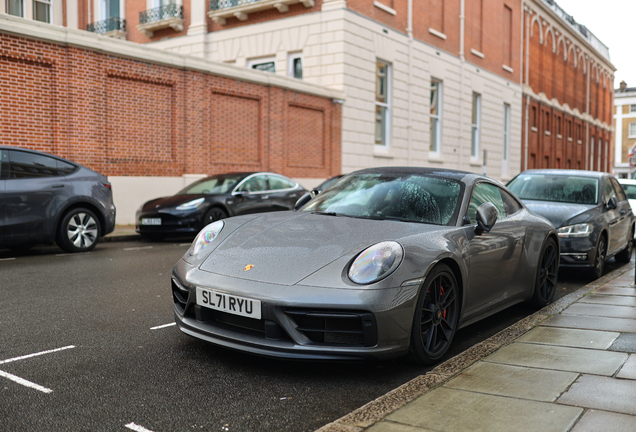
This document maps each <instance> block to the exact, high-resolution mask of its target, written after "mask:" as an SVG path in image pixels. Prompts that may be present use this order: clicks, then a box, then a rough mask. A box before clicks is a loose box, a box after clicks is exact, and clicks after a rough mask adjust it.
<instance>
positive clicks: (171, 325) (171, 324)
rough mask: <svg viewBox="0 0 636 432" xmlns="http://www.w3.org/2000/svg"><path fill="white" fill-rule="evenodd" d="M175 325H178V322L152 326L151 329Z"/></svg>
mask: <svg viewBox="0 0 636 432" xmlns="http://www.w3.org/2000/svg"><path fill="white" fill-rule="evenodd" d="M173 325H177V323H170V324H164V325H160V326H157V327H150V330H159V329H162V328H166V327H171V326H173Z"/></svg>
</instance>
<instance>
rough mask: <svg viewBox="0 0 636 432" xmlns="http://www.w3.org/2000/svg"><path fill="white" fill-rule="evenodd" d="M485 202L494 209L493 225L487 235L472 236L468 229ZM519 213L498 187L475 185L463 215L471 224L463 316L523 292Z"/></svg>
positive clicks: (522, 228) (518, 205) (514, 202)
mask: <svg viewBox="0 0 636 432" xmlns="http://www.w3.org/2000/svg"><path fill="white" fill-rule="evenodd" d="M485 202H490V203H492V204H493V205H494V206H495V208H496V209H497V222H496V223H495V225H494V226H493V228H492V229H491V230H490V232H484V233H483V234H481V235H476V234H475V232H474V230H473V229H472V227H473V226H474V225H475V224H476V223H477V219H476V213H477V209H478V208H479V206H480V205H481V204H483V203H485ZM521 209H522V206H521V205H520V204H519V203H518V202H517V201H516V200H515V199H514V198H513V197H512V196H511V195H510V194H508V192H506V191H504V190H503V189H501V188H500V187H498V186H496V185H494V184H491V183H486V182H482V183H477V184H476V185H475V187H474V189H473V192H472V195H471V199H470V204H469V206H468V214H467V216H468V218H469V219H470V223H471V224H472V225H471V227H470V229H469V231H468V234H467V236H468V240H469V248H468V249H469V250H468V257H467V258H468V267H469V275H468V278H469V281H468V283H469V289H468V293H467V297H468V298H467V305H468V307H469V309H468V310H467V313H470V312H471V310H472V311H476V310H478V309H479V310H481V309H487V308H489V307H491V306H494V305H496V304H498V303H499V302H501V301H503V300H505V299H506V298H509V297H511V296H513V295H515V294H517V293H518V292H520V291H521V290H522V289H523V281H521V280H519V277H518V276H519V275H518V271H519V266H520V260H521V256H522V250H523V242H524V240H525V224H524V223H523V221H522V220H520V217H521V216H520V214H521V212H520V210H521Z"/></svg>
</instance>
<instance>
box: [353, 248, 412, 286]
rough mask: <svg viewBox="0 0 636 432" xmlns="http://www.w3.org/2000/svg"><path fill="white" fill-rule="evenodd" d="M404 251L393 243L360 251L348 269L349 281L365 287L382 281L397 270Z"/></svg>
mask: <svg viewBox="0 0 636 432" xmlns="http://www.w3.org/2000/svg"><path fill="white" fill-rule="evenodd" d="M403 256H404V251H403V250H402V246H401V245H400V244H399V243H397V242H394V241H387V242H382V243H378V244H376V245H373V246H371V247H369V248H367V249H365V250H364V251H362V252H361V253H360V254H359V255H358V256H357V257H356V259H355V260H354V261H353V263H352V264H351V267H350V268H349V273H348V275H349V279H351V281H352V282H354V283H357V284H360V285H366V284H370V283H373V282H377V281H379V280H380V279H384V278H385V277H387V276H388V275H390V274H391V273H393V271H394V270H395V269H396V268H398V266H399V265H400V263H401V262H402V257H403Z"/></svg>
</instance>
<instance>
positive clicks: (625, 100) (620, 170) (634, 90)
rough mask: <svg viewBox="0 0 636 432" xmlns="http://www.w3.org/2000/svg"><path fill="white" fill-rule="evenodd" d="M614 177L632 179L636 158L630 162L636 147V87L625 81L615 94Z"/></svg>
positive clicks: (633, 157)
mask: <svg viewBox="0 0 636 432" xmlns="http://www.w3.org/2000/svg"><path fill="white" fill-rule="evenodd" d="M613 124H614V130H615V132H614V137H615V139H614V142H615V156H614V175H616V176H617V177H621V178H632V176H633V174H634V165H636V156H632V158H631V161H630V156H629V153H630V150H631V149H632V148H634V146H636V87H628V86H627V83H626V82H625V81H622V82H621V83H620V86H619V88H618V89H616V91H615V92H614V123H613Z"/></svg>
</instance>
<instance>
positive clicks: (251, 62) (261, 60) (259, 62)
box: [246, 56, 276, 73]
mask: <svg viewBox="0 0 636 432" xmlns="http://www.w3.org/2000/svg"><path fill="white" fill-rule="evenodd" d="M268 63H273V64H274V71H273V72H272V71H268V70H264V69H257V68H255V67H254V66H258V65H262V64H268ZM246 66H247V68H248V69H252V70H258V71H261V72H268V73H276V56H269V57H259V58H255V59H251V60H248V61H247V64H246Z"/></svg>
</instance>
